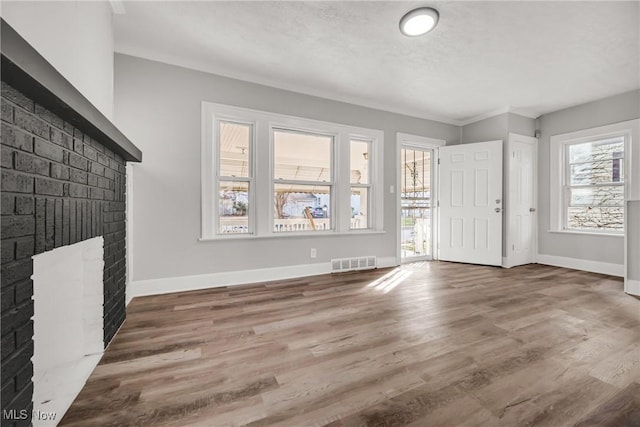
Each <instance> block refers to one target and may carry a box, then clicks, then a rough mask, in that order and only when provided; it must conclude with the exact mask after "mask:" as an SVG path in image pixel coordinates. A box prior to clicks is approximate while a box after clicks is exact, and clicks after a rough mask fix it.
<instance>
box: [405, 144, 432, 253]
mask: <svg viewBox="0 0 640 427" xmlns="http://www.w3.org/2000/svg"><path fill="white" fill-rule="evenodd" d="M431 160H432V156H431V150H420V149H416V148H402V149H401V150H400V168H401V172H400V209H401V214H400V221H401V223H400V230H401V231H400V239H401V240H400V254H401V257H402V260H403V261H408V260H417V259H431V258H432V253H433V248H432V232H431V230H432V215H431V170H432V167H431Z"/></svg>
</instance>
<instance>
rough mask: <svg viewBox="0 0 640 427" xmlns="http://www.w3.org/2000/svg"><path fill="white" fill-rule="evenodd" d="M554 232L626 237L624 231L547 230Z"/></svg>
mask: <svg viewBox="0 0 640 427" xmlns="http://www.w3.org/2000/svg"><path fill="white" fill-rule="evenodd" d="M547 232H548V233H552V234H571V235H579V236H606V237H624V233H607V232H602V233H599V232H597V231H578V230H547Z"/></svg>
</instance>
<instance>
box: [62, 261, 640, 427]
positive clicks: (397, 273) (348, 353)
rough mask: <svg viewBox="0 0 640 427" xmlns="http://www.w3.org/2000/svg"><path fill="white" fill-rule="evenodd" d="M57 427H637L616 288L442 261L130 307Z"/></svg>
mask: <svg viewBox="0 0 640 427" xmlns="http://www.w3.org/2000/svg"><path fill="white" fill-rule="evenodd" d="M61 425H65V426H91V425H95V426H192V425H193V426H196V425H197V426H225V425H250V426H266V425H269V426H271V425H281V426H306V425H330V426H365V425H370V426H400V425H413V426H429V427H431V426H570V425H571V426H572V425H579V426H582V427H584V426H616V427H618V426H639V425H640V301H639V300H638V299H636V298H634V297H631V296H629V295H626V294H624V293H623V290H622V280H621V279H618V278H615V277H609V276H603V275H598V274H591V273H585V272H579V271H575V270H567V269H562V268H556V267H547V266H541V265H530V266H524V267H517V268H512V269H508V270H506V269H500V268H494V267H482V266H472V265H464V264H454V263H445V262H431V263H417V264H410V265H405V266H403V267H401V268H397V269H387V270H374V271H368V272H359V273H347V274H340V275H324V276H316V277H311V278H304V279H296V280H287V281H280V282H272V283H264V284H260V285H252V286H236V287H230V288H217V289H210V290H203V291H195V292H186V293H177V294H170V295H161V296H152V297H144V298H136V299H134V300H133V301H132V302H131V304H130V305H129V307H128V309H127V320H126V322H125V324H124V326H123V327H122V329H121V330H120V332H119V333H118V335H117V336H116V337H115V339H114V341H113V342H112V343H111V345H110V346H109V348H108V349H107V351H106V352H105V354H104V357H103V359H102V361H101V362H100V364H99V365H98V367H97V368H96V370H95V371H94V372H93V374H92V375H91V377H90V379H89V381H88V382H87V384H86V386H85V387H84V389H83V390H82V392H81V393H80V395H79V396H78V398H77V399H76V400H75V402H74V403H73V405H72V406H71V408H70V409H69V411H68V412H67V414H66V416H65V417H64V419H63V420H62V423H61Z"/></svg>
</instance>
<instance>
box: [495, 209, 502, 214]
mask: <svg viewBox="0 0 640 427" xmlns="http://www.w3.org/2000/svg"><path fill="white" fill-rule="evenodd" d="M494 210H495V211H496V212H498V213H500V212H502V209H501V208H495V209H494Z"/></svg>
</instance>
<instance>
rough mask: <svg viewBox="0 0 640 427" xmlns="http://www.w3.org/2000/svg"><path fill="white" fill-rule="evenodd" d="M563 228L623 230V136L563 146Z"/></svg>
mask: <svg viewBox="0 0 640 427" xmlns="http://www.w3.org/2000/svg"><path fill="white" fill-rule="evenodd" d="M565 150H566V152H565V186H564V227H565V229H567V230H597V231H609V232H622V231H624V191H625V187H624V181H625V179H624V176H625V172H624V164H625V162H624V158H625V138H624V136H613V137H608V138H599V139H596V140H593V141H587V142H576V143H568V144H566V145H565Z"/></svg>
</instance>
